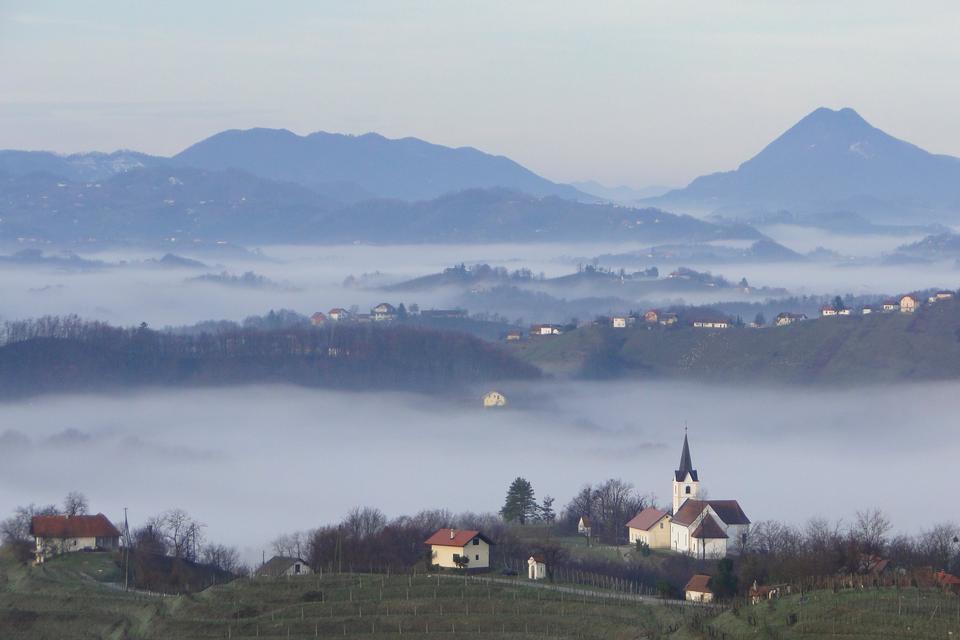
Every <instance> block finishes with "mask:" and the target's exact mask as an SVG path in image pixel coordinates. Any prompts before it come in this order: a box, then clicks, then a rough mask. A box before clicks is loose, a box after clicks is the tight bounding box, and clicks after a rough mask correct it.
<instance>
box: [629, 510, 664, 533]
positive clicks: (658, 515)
mask: <svg viewBox="0 0 960 640" xmlns="http://www.w3.org/2000/svg"><path fill="white" fill-rule="evenodd" d="M666 515H667V512H666V511H660V510H659V509H654V508H653V507H647V508H646V509H644V510H643V511H641V512H640V513H638V514H637V515H635V516H633V519H632V520H630V522H628V523H627V528H628V529H640V530H641V531H649V530H650V527H652V526H653V525H655V524H657V523H658V522H660V521H661V520H662V519H663V518H664V516H666Z"/></svg>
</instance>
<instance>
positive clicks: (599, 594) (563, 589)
mask: <svg viewBox="0 0 960 640" xmlns="http://www.w3.org/2000/svg"><path fill="white" fill-rule="evenodd" d="M435 575H437V576H438V577H442V578H446V579H450V580H463V579H467V580H470V581H472V582H480V583H484V582H486V583H490V584H502V585H507V586H514V587H528V588H531V589H543V590H544V591H555V592H558V593H569V594H571V595H576V596H583V597H588V598H603V599H606V600H619V601H621V602H641V603H643V604H650V605H660V606H666V605H673V606H684V607H700V608H703V609H718V608H721V607H720V606H719V605H716V604H712V603H705V602H692V601H690V600H668V599H665V598H658V597H656V596H644V595H640V594H636V593H619V592H616V591H598V590H595V589H582V588H579V587H569V586H565V585H558V584H549V583H545V582H542V581H536V580H530V581H524V580H510V579H508V578H488V577H481V576H467V577H466V578H465V577H464V576H454V575H449V574H443V573H441V574H435ZM431 577H432V576H431Z"/></svg>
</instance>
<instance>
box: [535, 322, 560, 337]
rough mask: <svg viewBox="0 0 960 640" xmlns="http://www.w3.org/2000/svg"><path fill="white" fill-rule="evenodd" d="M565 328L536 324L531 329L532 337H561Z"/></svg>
mask: <svg viewBox="0 0 960 640" xmlns="http://www.w3.org/2000/svg"><path fill="white" fill-rule="evenodd" d="M562 333H563V328H562V327H560V326H559V325H555V324H535V325H533V326H531V327H530V335H531V336H559V335H561V334H562Z"/></svg>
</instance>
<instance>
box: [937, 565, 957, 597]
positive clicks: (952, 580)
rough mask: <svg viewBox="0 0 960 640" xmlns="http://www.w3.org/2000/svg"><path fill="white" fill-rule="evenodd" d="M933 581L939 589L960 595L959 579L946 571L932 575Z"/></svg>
mask: <svg viewBox="0 0 960 640" xmlns="http://www.w3.org/2000/svg"><path fill="white" fill-rule="evenodd" d="M933 580H934V582H936V583H937V585H939V586H940V587H941V588H943V589H945V590H947V591H951V592H953V593H956V594H960V578H958V577H957V576H955V575H953V574H950V573H947V572H946V571H937V572H935V573H934V574H933Z"/></svg>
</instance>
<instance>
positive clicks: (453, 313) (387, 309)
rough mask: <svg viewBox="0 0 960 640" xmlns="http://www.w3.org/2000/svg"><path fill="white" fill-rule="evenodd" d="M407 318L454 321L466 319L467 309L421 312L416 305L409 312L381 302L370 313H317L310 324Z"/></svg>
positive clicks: (336, 309) (336, 308) (339, 311)
mask: <svg viewBox="0 0 960 640" xmlns="http://www.w3.org/2000/svg"><path fill="white" fill-rule="evenodd" d="M407 316H419V317H421V318H424V319H454V318H466V317H467V311H466V310H465V309H424V310H422V311H421V310H419V309H418V308H417V307H416V305H413V306H412V307H411V309H410V310H408V309H406V308H405V307H404V306H403V304H400V305H399V306H397V307H395V306H393V305H392V304H390V303H389V302H381V303H380V304H378V305H377V306H375V307H373V308H372V309H370V313H359V312H358V311H357V310H356V308H354V310H352V311H351V310H347V309H343V308H341V307H335V308H333V309H330V310H329V311H327V312H326V313H323V312H322V311H317V312H316V313H314V314H313V315H311V316H310V324H312V325H313V326H315V327H322V326H324V325H326V324H330V323H338V322H353V323H366V322H394V321H396V320H402V319H404V318H405V317H407Z"/></svg>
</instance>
